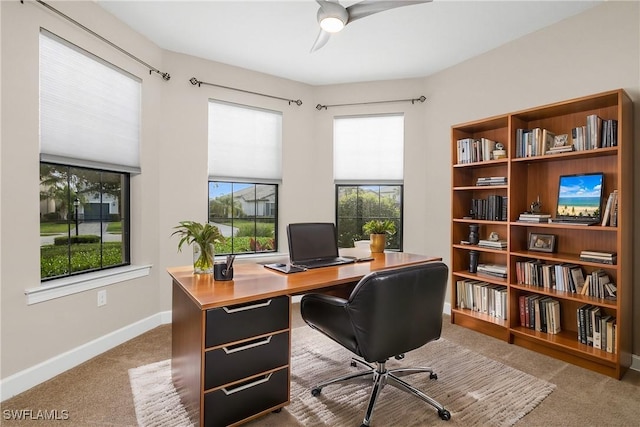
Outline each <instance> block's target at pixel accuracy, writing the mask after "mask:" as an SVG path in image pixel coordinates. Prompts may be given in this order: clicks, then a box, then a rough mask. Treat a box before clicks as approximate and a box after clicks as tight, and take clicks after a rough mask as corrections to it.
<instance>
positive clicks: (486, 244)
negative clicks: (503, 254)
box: [478, 239, 507, 250]
mask: <svg viewBox="0 0 640 427" xmlns="http://www.w3.org/2000/svg"><path fill="white" fill-rule="evenodd" d="M478 246H480V247H481V248H489V249H500V250H504V249H507V241H506V240H488V239H480V240H479V241H478Z"/></svg>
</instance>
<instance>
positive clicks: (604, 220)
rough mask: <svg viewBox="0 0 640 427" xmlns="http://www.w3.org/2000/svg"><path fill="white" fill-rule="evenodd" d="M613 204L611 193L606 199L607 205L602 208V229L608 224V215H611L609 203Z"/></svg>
mask: <svg viewBox="0 0 640 427" xmlns="http://www.w3.org/2000/svg"><path fill="white" fill-rule="evenodd" d="M612 202H613V193H609V197H608V198H607V204H606V207H605V208H604V215H602V224H601V225H602V226H603V227H604V226H605V225H607V223H608V222H609V215H610V214H611V203H612Z"/></svg>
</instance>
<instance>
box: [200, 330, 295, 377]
mask: <svg viewBox="0 0 640 427" xmlns="http://www.w3.org/2000/svg"><path fill="white" fill-rule="evenodd" d="M288 364H289V332H282V333H279V334H275V335H269V336H266V337H262V338H256V339H255V340H250V341H244V342H242V343H239V344H236V345H233V346H224V347H221V348H217V349H215V350H209V351H207V352H206V353H205V362H204V372H205V373H204V378H205V379H204V389H205V390H208V389H210V388H214V387H218V386H220V385H223V384H227V383H230V382H233V381H238V380H240V379H242V378H246V377H250V376H251V375H255V374H259V373H260V372H265V371H269V370H271V369H275V368H279V367H281V366H285V365H288Z"/></svg>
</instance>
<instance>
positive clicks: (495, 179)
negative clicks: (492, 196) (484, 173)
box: [476, 176, 507, 186]
mask: <svg viewBox="0 0 640 427" xmlns="http://www.w3.org/2000/svg"><path fill="white" fill-rule="evenodd" d="M476 185H479V186H485V185H507V177H506V176H488V177H480V178H478V179H477V180H476Z"/></svg>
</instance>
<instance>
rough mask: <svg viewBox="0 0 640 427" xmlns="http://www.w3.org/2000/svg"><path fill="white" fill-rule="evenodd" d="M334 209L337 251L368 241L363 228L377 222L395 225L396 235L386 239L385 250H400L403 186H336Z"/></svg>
mask: <svg viewBox="0 0 640 427" xmlns="http://www.w3.org/2000/svg"><path fill="white" fill-rule="evenodd" d="M336 207H337V212H336V228H337V232H338V246H339V247H341V248H350V247H353V246H354V244H353V242H354V241H357V240H369V236H367V235H365V234H364V233H363V232H362V226H363V225H364V223H366V222H367V221H370V220H374V219H380V220H391V221H393V222H394V223H395V225H396V230H397V232H396V233H395V234H394V235H392V236H389V237H388V238H387V249H393V250H402V185H342V184H341V185H336Z"/></svg>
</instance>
